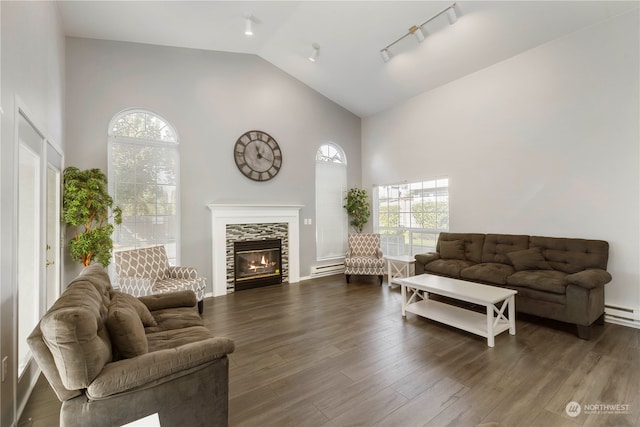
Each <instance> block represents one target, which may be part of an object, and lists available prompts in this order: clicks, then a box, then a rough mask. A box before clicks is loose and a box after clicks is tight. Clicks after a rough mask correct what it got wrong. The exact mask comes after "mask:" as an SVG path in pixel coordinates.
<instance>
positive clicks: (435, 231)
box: [372, 176, 451, 256]
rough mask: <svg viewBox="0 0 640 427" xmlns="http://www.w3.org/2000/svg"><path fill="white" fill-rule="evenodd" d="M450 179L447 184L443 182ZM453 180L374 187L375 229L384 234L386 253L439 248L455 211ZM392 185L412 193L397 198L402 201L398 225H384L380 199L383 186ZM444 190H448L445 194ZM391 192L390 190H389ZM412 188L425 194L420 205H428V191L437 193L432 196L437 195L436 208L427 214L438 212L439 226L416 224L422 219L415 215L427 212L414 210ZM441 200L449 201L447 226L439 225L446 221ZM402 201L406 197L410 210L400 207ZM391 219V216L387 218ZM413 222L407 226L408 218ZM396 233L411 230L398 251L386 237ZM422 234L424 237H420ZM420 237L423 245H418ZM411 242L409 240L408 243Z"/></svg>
mask: <svg viewBox="0 0 640 427" xmlns="http://www.w3.org/2000/svg"><path fill="white" fill-rule="evenodd" d="M444 182H446V185H439V183H440V184H442V183H444ZM429 183H433V186H429V185H425V184H429ZM449 184H450V180H449V178H448V177H445V176H443V177H437V178H430V179H425V180H422V181H414V182H402V183H396V184H386V185H376V186H374V187H373V192H372V193H373V200H374V203H373V218H374V223H373V228H374V230H375V232H376V233H380V235H381V246H382V248H383V252H384V253H385V255H390V256H396V255H416V254H418V253H424V252H427V251H435V247H436V244H437V241H438V236H439V234H440V233H441V232H447V231H449V226H450V217H451V212H450V203H449V201H450V192H449V188H450V185H449ZM417 185H420V189H419V190H416V189H415V188H414V189H413V190H412V189H411V187H412V186H413V187H415V186H417ZM392 187H396V188H400V187H405V188H406V189H408V190H409V194H408V195H406V196H401V195H400V194H399V195H398V197H397V198H396V200H398V225H397V226H393V227H392V226H381V225H380V220H381V216H380V214H381V213H380V207H381V199H380V193H381V189H389V188H392ZM443 190H446V191H445V192H444V194H441V193H443ZM387 191H388V190H387ZM412 191H419V192H420V193H421V194H422V196H421V197H422V200H423V201H422V202H420V204H424V203H425V201H424V200H425V197H424V194H425V193H428V192H432V193H434V195H433V196H430V198H434V199H435V204H436V205H435V211H433V212H431V211H429V212H426V213H435V215H436V219H435V221H436V225H435V226H434V227H416V226H413V223H414V222H419V220H418V219H417V218H416V217H415V214H424V213H425V211H424V210H423V211H418V210H413V206H414V204H413V202H412V201H411V200H412V199H413V198H414V197H412V196H411V192H412ZM439 199H440V200H441V201H446V202H445V203H446V220H444V224H446V226H442V227H438V223H443V221H441V220H440V217H439V215H440V214H441V212H442V211H439V210H438V209H439V207H438V204H439ZM400 200H404V201H405V203H408V206H409V210H402V211H401V210H400ZM401 217H404V219H405V221H402V220H401ZM387 219H388V218H387ZM407 220H408V221H409V225H408V226H407V225H406V221H407ZM392 233H396V235H398V236H400V235H404V233H407V235H406V236H405V237H404V240H405V241H404V243H403V249H398V250H391V249H390V248H391V247H392V246H391V243H390V240H391V239H385V236H388V235H391V234H392ZM420 235H422V236H420ZM428 235H430V236H431V238H429V239H425V238H424V236H428ZM418 240H420V241H421V242H422V243H423V244H421V245H417V244H415V242H416V241H418ZM407 241H408V243H407ZM425 241H430V242H432V244H425V243H424V242H425ZM396 247H399V244H398V245H396Z"/></svg>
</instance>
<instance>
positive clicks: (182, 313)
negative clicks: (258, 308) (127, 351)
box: [144, 307, 204, 340]
mask: <svg viewBox="0 0 640 427" xmlns="http://www.w3.org/2000/svg"><path fill="white" fill-rule="evenodd" d="M151 314H152V315H153V317H154V319H155V320H156V322H157V323H156V326H151V327H146V328H144V330H145V333H146V334H147V340H148V338H149V337H148V334H150V333H154V332H162V331H168V330H172V329H182V328H188V327H191V326H204V321H203V320H202V317H200V314H198V310H197V309H196V308H195V307H176V308H168V309H165V310H156V311H152V312H151Z"/></svg>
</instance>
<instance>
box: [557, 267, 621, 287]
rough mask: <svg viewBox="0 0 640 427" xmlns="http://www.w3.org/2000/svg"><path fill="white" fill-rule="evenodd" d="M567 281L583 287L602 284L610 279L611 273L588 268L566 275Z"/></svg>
mask: <svg viewBox="0 0 640 427" xmlns="http://www.w3.org/2000/svg"><path fill="white" fill-rule="evenodd" d="M567 281H568V282H569V283H571V284H573V285H578V286H580V287H583V288H585V289H593V288H597V287H599V286H604V285H605V284H606V283H609V282H610V281H611V274H609V272H607V271H605V270H601V269H599V268H590V269H587V270H583V271H580V272H578V273H574V274H570V275H568V276H567Z"/></svg>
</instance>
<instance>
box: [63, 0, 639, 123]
mask: <svg viewBox="0 0 640 427" xmlns="http://www.w3.org/2000/svg"><path fill="white" fill-rule="evenodd" d="M450 4H452V1H451V2H442V1H246V2H245V1H59V2H58V5H59V11H60V16H61V19H62V24H63V27H64V30H65V33H66V35H68V36H74V37H87V38H96V39H105V40H118V41H128V42H137V43H149V44H157V45H164V46H177V47H187V48H196V49H206V50H217V51H226V52H240V53H248V54H255V55H258V56H260V57H261V58H263V59H265V60H266V61H269V62H270V63H272V64H273V65H275V66H276V67H278V68H280V69H282V70H284V71H285V72H287V73H289V74H290V75H292V76H294V77H295V78H297V79H299V80H300V81H302V82H304V83H305V84H307V85H308V86H310V87H312V88H313V89H315V90H316V91H318V92H320V93H322V94H323V95H325V96H326V97H328V98H330V99H331V100H333V101H335V102H336V103H338V104H340V105H342V106H343V107H344V108H346V109H347V110H349V111H351V112H353V113H355V114H356V115H358V116H360V117H366V116H369V115H372V114H375V113H377V112H380V111H383V110H385V109H387V108H389V107H391V106H392V105H394V104H396V103H398V102H401V101H403V100H406V99H408V98H411V97H413V96H415V95H417V94H419V93H421V92H424V91H427V90H430V89H433V88H435V87H437V86H440V85H443V84H445V83H447V82H450V81H452V80H455V79H458V78H460V77H462V76H465V75H468V74H470V73H473V72H475V71H478V70H480V69H483V68H486V67H489V66H491V65H493V64H495V63H497V62H500V61H503V60H505V59H507V58H510V57H512V56H514V55H517V54H519V53H521V52H524V51H526V50H528V49H531V48H533V47H535V46H538V45H541V44H543V43H546V42H548V41H550V40H553V39H556V38H558V37H562V36H563V35H565V34H569V33H571V32H574V31H577V30H579V29H581V28H584V27H587V26H590V25H593V24H595V23H597V22H599V21H602V20H605V19H608V18H610V17H612V16H615V15H619V14H621V13H624V12H626V11H628V10H630V9H633V8H637V7H638V1H585V2H583V1H546V2H543V1H495V2H488V1H459V2H457V4H456V6H455V9H456V11H457V12H458V16H459V19H458V22H457V23H456V24H455V25H452V26H449V25H448V21H447V19H446V16H445V15H442V16H440V17H438V18H436V19H434V20H433V21H432V22H431V23H429V24H427V25H426V26H425V27H424V29H425V30H426V33H427V38H426V39H425V41H424V42H422V43H418V42H417V40H415V38H414V37H407V38H405V39H403V40H402V41H401V42H399V43H398V44H396V45H395V46H394V48H391V49H390V51H391V53H392V55H393V58H392V60H391V61H390V62H388V63H384V62H383V61H382V59H381V57H380V54H379V52H380V49H382V48H384V47H385V46H386V45H388V44H390V43H391V42H392V41H394V40H396V39H397V38H399V37H401V36H402V35H404V34H406V33H407V30H408V29H409V27H411V26H412V25H414V24H416V25H417V24H420V23H422V22H425V21H426V20H427V19H429V18H430V17H432V16H433V15H434V14H436V13H438V12H439V11H441V10H442V9H444V8H445V7H447V6H449V5H450ZM249 14H251V15H252V16H253V21H254V24H253V31H254V35H253V36H251V37H247V36H245V35H244V24H245V16H247V15H249ZM312 43H317V44H318V45H319V46H320V55H319V57H318V59H317V61H316V62H311V61H309V60H308V59H307V57H308V56H309V54H310V53H311V45H312Z"/></svg>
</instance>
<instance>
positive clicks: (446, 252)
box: [440, 240, 467, 261]
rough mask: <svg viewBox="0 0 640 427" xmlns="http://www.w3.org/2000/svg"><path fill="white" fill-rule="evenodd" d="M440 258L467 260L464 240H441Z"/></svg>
mask: <svg viewBox="0 0 640 427" xmlns="http://www.w3.org/2000/svg"><path fill="white" fill-rule="evenodd" d="M440 258H443V259H460V260H463V261H464V260H465V259H467V257H466V256H465V254H464V240H451V241H441V242H440Z"/></svg>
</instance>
